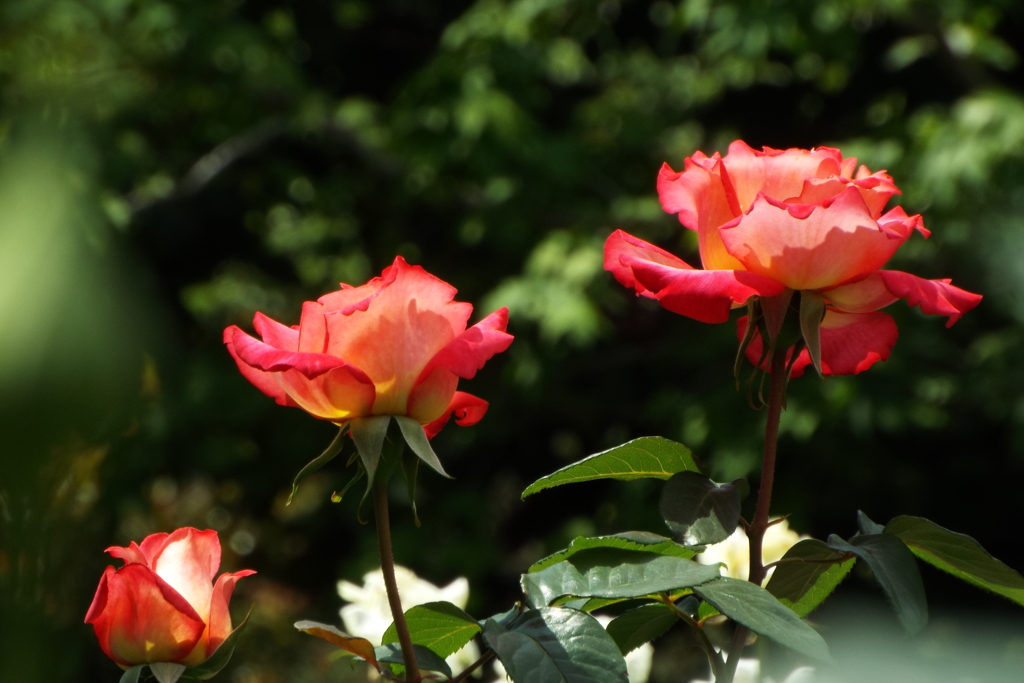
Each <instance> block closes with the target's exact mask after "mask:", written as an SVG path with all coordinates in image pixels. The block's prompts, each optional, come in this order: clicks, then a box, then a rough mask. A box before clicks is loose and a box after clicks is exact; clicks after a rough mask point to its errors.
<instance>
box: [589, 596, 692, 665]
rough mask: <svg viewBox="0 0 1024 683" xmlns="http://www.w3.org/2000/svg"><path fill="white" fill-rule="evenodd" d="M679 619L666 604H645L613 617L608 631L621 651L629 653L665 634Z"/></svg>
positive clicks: (625, 653) (624, 653)
mask: <svg viewBox="0 0 1024 683" xmlns="http://www.w3.org/2000/svg"><path fill="white" fill-rule="evenodd" d="M678 620H679V617H677V616H676V613H675V612H673V611H672V610H671V609H670V608H668V607H666V606H665V605H658V604H653V605H644V606H643V607H637V608H636V609H633V610H630V611H628V612H623V613H622V614H620V615H619V616H617V617H615V618H614V619H612V621H611V623H610V624H608V627H607V631H608V635H610V636H611V637H612V640H614V641H615V644H616V645H618V646H619V652H621V653H622V654H623V655H627V654H629V653H630V652H632V651H633V650H635V649H637V648H638V647H640V646H641V645H643V644H644V643H649V642H651V641H652V640H654V639H655V638H659V637H661V636H663V635H664V634H665V632H666V631H668V630H669V629H670V628H672V626H673V625H674V624H675V623H676V621H678Z"/></svg>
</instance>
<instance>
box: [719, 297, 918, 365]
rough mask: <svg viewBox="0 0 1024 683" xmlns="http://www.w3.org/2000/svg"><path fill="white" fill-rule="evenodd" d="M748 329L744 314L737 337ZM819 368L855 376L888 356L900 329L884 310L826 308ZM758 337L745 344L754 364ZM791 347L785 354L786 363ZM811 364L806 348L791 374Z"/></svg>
mask: <svg viewBox="0 0 1024 683" xmlns="http://www.w3.org/2000/svg"><path fill="white" fill-rule="evenodd" d="M746 328H747V316H743V317H742V318H741V319H740V320H739V321H738V331H737V334H738V336H739V338H740V339H742V338H743V334H744V333H745V332H746ZM820 331H821V369H822V374H823V375H856V374H857V373H860V372H863V371H865V370H867V369H868V368H870V367H871V366H872V365H874V364H875V363H877V362H878V361H885V360H888V359H889V354H890V353H891V352H892V348H893V347H894V346H895V345H896V339H897V337H898V336H899V330H898V329H897V328H896V323H895V322H894V321H893V319H892V317H891V316H889V315H888V314H887V313H840V312H838V311H827V312H826V313H825V318H824V319H823V320H822V321H821V330H820ZM762 348H763V347H762V345H761V338H760V336H755V337H754V339H753V341H751V343H750V345H749V346H748V347H747V358H748V359H750V362H751V363H757V362H758V360H760V358H761V352H762ZM792 352H793V350H792V349H790V350H789V352H788V353H787V355H786V360H787V363H788V362H789V360H790V359H791V358H792ZM810 364H811V357H810V355H809V354H808V353H807V349H803V350H802V351H801V352H800V355H799V356H798V357H797V359H796V362H794V363H793V373H792V377H799V376H800V375H802V374H803V373H804V369H805V368H806V367H807V366H808V365H810Z"/></svg>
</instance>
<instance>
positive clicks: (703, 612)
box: [697, 601, 722, 622]
mask: <svg viewBox="0 0 1024 683" xmlns="http://www.w3.org/2000/svg"><path fill="white" fill-rule="evenodd" d="M721 614H722V613H721V612H719V611H718V610H717V609H715V606H714V605H712V604H711V603H710V602H704V601H701V603H700V606H698V607H697V621H699V622H704V620H706V619H710V618H711V617H717V616H719V615H721Z"/></svg>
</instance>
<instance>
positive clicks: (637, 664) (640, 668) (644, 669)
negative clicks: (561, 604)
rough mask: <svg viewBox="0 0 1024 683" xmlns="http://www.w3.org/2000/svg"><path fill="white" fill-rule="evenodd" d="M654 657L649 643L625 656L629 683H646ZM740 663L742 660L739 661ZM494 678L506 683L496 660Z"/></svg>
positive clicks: (497, 682) (601, 618)
mask: <svg viewBox="0 0 1024 683" xmlns="http://www.w3.org/2000/svg"><path fill="white" fill-rule="evenodd" d="M597 620H598V621H600V622H601V625H602V626H604V627H605V628H607V627H608V623H609V622H610V621H611V620H612V618H611V617H606V616H604V615H600V616H597ZM653 655H654V648H653V647H652V646H651V644H650V643H644V644H643V645H641V646H640V647H638V648H637V649H635V650H633V651H632V652H630V653H629V654H628V655H626V673H627V674H628V675H629V683H647V679H648V677H649V676H650V675H651V658H652V657H653ZM740 661H742V660H740ZM494 675H495V676H496V678H494V679H493V680H492V681H491V683H508V680H509V679H508V678H507V674H506V672H505V667H503V666H502V665H501V662H499V661H498V660H497V659H495V660H494Z"/></svg>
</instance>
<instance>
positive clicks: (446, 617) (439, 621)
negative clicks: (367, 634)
mask: <svg viewBox="0 0 1024 683" xmlns="http://www.w3.org/2000/svg"><path fill="white" fill-rule="evenodd" d="M405 621H406V623H407V624H408V626H409V636H410V637H411V638H412V642H413V643H415V644H416V645H423V646H424V647H427V648H430V649H431V650H432V651H433V652H434V653H435V654H437V655H438V656H439V657H442V658H443V657H448V656H450V655H452V654H455V653H456V652H458V651H459V650H460V649H461V648H462V646H463V645H465V644H466V643H468V642H469V641H470V640H472V639H473V636H475V635H476V634H477V633H480V624H479V623H477V621H476V619H474V618H473V617H471V616H469V615H468V614H466V613H465V612H464V611H462V610H461V609H459V608H458V607H457V606H455V605H453V604H452V603H450V602H428V603H426V604H423V605H417V606H416V607H412V608H410V609H409V610H407V611H406V613H405ZM381 642H382V643H395V642H398V630H397V629H396V628H395V625H394V624H391V626H389V627H388V630H387V631H385V632H384V635H383V636H382V637H381Z"/></svg>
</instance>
